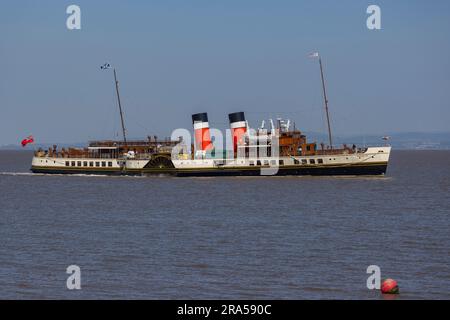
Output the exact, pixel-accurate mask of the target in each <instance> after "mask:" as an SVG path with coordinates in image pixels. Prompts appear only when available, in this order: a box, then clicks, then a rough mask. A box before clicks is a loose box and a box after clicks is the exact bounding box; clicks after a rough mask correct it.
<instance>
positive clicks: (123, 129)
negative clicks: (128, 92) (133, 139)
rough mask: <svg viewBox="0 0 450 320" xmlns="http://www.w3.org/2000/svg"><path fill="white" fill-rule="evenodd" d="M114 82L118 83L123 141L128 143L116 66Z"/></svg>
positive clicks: (117, 90)
mask: <svg viewBox="0 0 450 320" xmlns="http://www.w3.org/2000/svg"><path fill="white" fill-rule="evenodd" d="M114 82H115V84H116V93H117V102H118V103H119V112H120V122H121V124H122V134H123V142H124V143H125V145H126V144H127V135H126V130H125V123H124V121H123V112H122V104H121V103H120V94H119V81H118V80H117V74H116V68H114Z"/></svg>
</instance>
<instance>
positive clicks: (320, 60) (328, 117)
mask: <svg viewBox="0 0 450 320" xmlns="http://www.w3.org/2000/svg"><path fill="white" fill-rule="evenodd" d="M310 57H311V58H319V66H320V77H321V79H322V89H323V101H324V105H325V114H326V116H327V125H328V140H329V143H330V148H331V149H333V140H332V138H331V126H330V115H329V112H328V98H327V91H326V90H325V79H324V77H323V67H322V58H321V57H320V55H319V53H318V52H314V53H312V54H311V55H310Z"/></svg>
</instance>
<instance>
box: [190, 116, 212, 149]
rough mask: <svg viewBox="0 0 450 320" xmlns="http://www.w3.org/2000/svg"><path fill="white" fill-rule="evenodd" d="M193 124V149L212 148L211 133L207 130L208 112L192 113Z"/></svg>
mask: <svg viewBox="0 0 450 320" xmlns="http://www.w3.org/2000/svg"><path fill="white" fill-rule="evenodd" d="M192 124H193V126H194V133H195V135H194V137H195V150H196V151H201V152H203V153H204V152H205V151H207V150H210V149H212V148H213V145H212V142H211V134H210V132H209V123H208V114H207V113H206V112H204V113H196V114H193V115H192Z"/></svg>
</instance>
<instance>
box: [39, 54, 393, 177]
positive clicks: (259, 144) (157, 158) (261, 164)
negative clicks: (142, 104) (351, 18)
mask: <svg viewBox="0 0 450 320" xmlns="http://www.w3.org/2000/svg"><path fill="white" fill-rule="evenodd" d="M313 57H317V58H319V65H320V74H321V80H322V88H323V98H324V107H325V113H326V119H327V125H328V140H329V141H328V144H327V145H326V144H324V143H320V144H319V145H318V144H317V143H316V142H309V141H308V140H307V138H306V136H305V135H304V134H303V133H302V132H301V131H300V130H298V129H296V128H295V126H293V125H292V124H291V122H290V121H289V120H287V121H285V120H283V119H276V121H275V122H274V121H273V120H270V121H269V124H270V125H269V126H268V127H267V128H266V127H265V123H264V121H263V123H262V124H261V126H260V127H259V128H257V129H252V128H250V126H249V124H248V121H247V120H246V119H245V114H244V112H235V113H231V114H229V115H228V117H229V123H230V131H231V135H230V136H231V138H232V143H231V145H232V148H230V150H220V149H218V148H217V147H216V146H215V144H214V143H212V141H211V135H210V130H209V122H208V115H207V113H198V114H194V115H192V124H193V128H194V132H195V135H194V143H193V144H190V143H188V142H187V140H186V141H185V140H183V139H182V138H180V139H178V140H171V139H165V140H158V139H157V137H155V136H154V137H148V138H147V139H146V140H142V141H129V140H127V138H126V130H125V125H124V120H123V112H122V106H121V102H120V95H119V87H118V81H117V75H116V71H115V69H114V80H115V87H116V92H117V100H118V106H119V111H120V118H121V123H122V132H123V141H112V140H111V141H93V142H91V143H89V145H88V147H86V148H67V149H65V148H62V149H60V150H59V149H58V148H57V146H53V147H52V148H49V149H48V150H37V151H36V152H35V155H34V157H33V160H32V166H31V171H32V172H35V173H56V174H74V173H78V174H107V175H146V174H170V175H176V176H219V175H220V176H221V175H225V176H242V175H245V176H247V175H384V174H385V173H386V169H387V166H388V161H389V155H390V151H391V147H390V146H388V145H384V146H373V147H363V148H361V147H357V146H356V145H352V146H348V145H342V146H340V147H335V146H334V145H333V140H332V134H331V126H330V118H329V110H328V100H327V95H326V90H325V81H324V77H323V68H322V60H321V58H320V56H319V55H318V54H317V53H316V54H314V55H313ZM107 66H108V67H109V64H108V65H107ZM105 68H106V67H105Z"/></svg>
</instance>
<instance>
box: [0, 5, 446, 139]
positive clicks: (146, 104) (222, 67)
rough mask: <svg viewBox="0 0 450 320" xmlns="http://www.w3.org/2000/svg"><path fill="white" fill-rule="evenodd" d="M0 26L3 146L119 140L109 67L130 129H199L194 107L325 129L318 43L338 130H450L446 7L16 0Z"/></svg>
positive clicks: (141, 133) (217, 119)
mask: <svg viewBox="0 0 450 320" xmlns="http://www.w3.org/2000/svg"><path fill="white" fill-rule="evenodd" d="M70 4H76V5H79V6H80V8H81V21H82V22H81V30H68V29H67V28H66V19H67V17H68V15H67V14H66V8H67V6H68V5H70ZM370 4H377V5H379V6H380V8H381V25H382V28H381V30H368V29H367V27H366V19H367V17H368V14H367V13H366V8H367V6H368V5H370ZM0 27H1V31H0V33H1V35H2V36H1V38H0V58H1V59H0V68H1V70H2V77H0V102H1V110H2V114H1V117H0V119H1V120H0V146H1V145H12V144H14V145H16V144H18V143H19V142H20V140H21V139H22V138H24V137H26V136H28V135H30V134H32V135H34V137H35V138H36V143H48V142H56V141H61V142H66V143H78V142H83V141H89V140H96V139H108V138H109V139H120V138H121V133H120V120H119V113H118V108H117V102H116V97H115V91H114V87H113V75H112V72H111V70H107V71H101V70H100V65H102V64H103V63H105V62H109V63H111V64H112V65H114V66H115V67H116V68H117V72H118V76H119V81H120V93H121V98H122V104H123V107H124V112H125V122H126V127H127V132H128V135H129V136H130V137H145V136H147V135H158V136H161V137H165V136H169V135H170V133H171V131H172V129H175V128H187V129H191V114H192V113H196V112H208V115H209V122H210V125H211V127H216V128H219V129H224V128H227V127H228V117H227V115H228V113H230V112H235V111H244V112H245V113H246V116H247V119H248V120H249V122H250V123H251V125H252V126H253V127H255V126H258V125H259V124H260V120H263V119H268V118H270V117H272V118H276V117H279V116H282V117H286V118H291V120H292V121H295V123H296V127H298V128H300V129H301V130H302V131H306V132H308V131H310V132H326V125H325V121H324V112H323V100H322V92H321V90H322V89H321V84H320V75H319V67H318V63H317V60H314V59H309V58H308V54H309V53H311V52H314V51H319V52H320V53H321V56H322V57H323V62H324V68H325V78H326V83H327V90H328V99H329V106H330V113H331V123H332V130H333V134H334V135H335V136H348V135H367V136H369V135H375V134H376V135H384V134H392V133H408V132H415V133H417V132H422V133H447V132H450V129H449V125H448V120H449V119H450V108H448V101H449V98H448V94H449V91H448V88H449V87H450V73H449V71H450V43H449V41H448V33H449V31H450V2H447V1H434V2H426V1H415V2H409V1H395V2H390V1H376V2H373V1H354V2H335V1H301V2H300V1H293V0H292V1H291V0H290V1H277V2H275V1H265V0H263V1H255V0H253V1H245V2H242V1H214V2H211V1H206V0H201V1H175V0H174V1H151V2H146V1H133V2H131V1H130V2H128V3H124V2H120V1H96V2H92V1H91V2H89V1H85V0H83V1H70V2H69V1H42V2H39V3H37V2H35V1H20V2H19V1H7V2H4V3H2V10H1V11H0Z"/></svg>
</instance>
